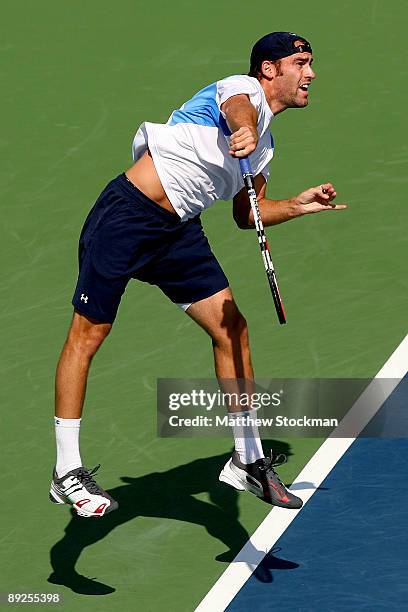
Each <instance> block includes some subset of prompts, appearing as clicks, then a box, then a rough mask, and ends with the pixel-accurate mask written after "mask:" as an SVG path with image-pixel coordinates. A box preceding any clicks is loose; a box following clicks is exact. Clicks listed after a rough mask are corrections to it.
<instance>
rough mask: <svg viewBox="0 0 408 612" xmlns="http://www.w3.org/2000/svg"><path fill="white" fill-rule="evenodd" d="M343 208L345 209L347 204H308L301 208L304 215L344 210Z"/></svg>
mask: <svg viewBox="0 0 408 612" xmlns="http://www.w3.org/2000/svg"><path fill="white" fill-rule="evenodd" d="M345 208H347V204H331V203H325V204H321V203H320V202H310V203H309V204H303V206H302V209H303V212H304V213H306V214H311V213H318V212H323V211H325V210H344V209H345Z"/></svg>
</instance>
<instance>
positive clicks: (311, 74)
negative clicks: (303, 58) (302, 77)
mask: <svg viewBox="0 0 408 612" xmlns="http://www.w3.org/2000/svg"><path fill="white" fill-rule="evenodd" d="M307 76H308V77H309V78H311V79H312V80H313V79H315V78H316V73H315V71H314V70H313V68H312V67H311V65H310V64H308V70H307Z"/></svg>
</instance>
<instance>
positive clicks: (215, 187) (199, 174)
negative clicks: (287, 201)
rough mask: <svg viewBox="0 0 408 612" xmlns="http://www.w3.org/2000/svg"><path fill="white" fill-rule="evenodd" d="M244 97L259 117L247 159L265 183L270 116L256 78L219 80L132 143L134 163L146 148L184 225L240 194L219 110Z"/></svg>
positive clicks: (140, 131) (149, 125)
mask: <svg viewBox="0 0 408 612" xmlns="http://www.w3.org/2000/svg"><path fill="white" fill-rule="evenodd" d="M240 93H244V94H248V96H249V99H250V101H251V103H252V104H253V105H254V106H255V108H256V110H257V112H258V124H257V130H258V134H259V141H258V145H257V147H256V149H255V151H254V152H253V153H252V154H251V155H250V157H249V160H250V162H251V166H252V171H253V173H254V175H257V174H260V173H261V172H262V174H263V175H264V176H265V178H266V179H268V176H269V172H268V168H267V166H268V163H269V162H270V160H271V159H272V157H273V139H272V135H271V133H270V132H269V124H270V122H271V120H272V119H273V113H272V111H271V109H270V108H269V106H268V104H267V102H266V98H265V94H264V92H263V89H262V87H261V85H260V83H259V81H258V80H257V79H255V78H254V77H249V76H244V75H236V76H231V77H228V78H226V79H222V80H221V81H217V82H216V83H213V84H212V85H209V86H208V87H205V88H204V89H202V90H201V91H199V92H198V93H196V94H195V96H193V98H191V100H189V101H188V102H186V103H185V104H183V106H182V107H181V108H180V109H178V110H176V111H174V112H173V113H172V115H171V116H170V118H169V120H168V122H167V124H166V125H163V124H158V123H147V122H146V123H142V125H141V126H140V128H139V129H138V131H137V132H136V135H135V137H134V140H133V151H132V152H133V159H134V160H135V161H136V160H137V159H139V157H141V155H142V154H143V153H144V152H145V151H146V148H147V147H149V150H150V152H151V155H152V158H153V161H154V164H155V166H156V170H157V172H158V175H159V177H160V180H161V182H162V185H163V188H164V191H165V192H166V195H167V197H168V198H169V200H170V202H171V203H172V205H173V207H174V209H175V211H176V212H177V214H178V215H179V216H180V218H181V220H182V221H187V219H191V218H192V217H195V216H196V215H198V214H200V213H201V212H202V211H203V210H204V209H206V208H209V207H210V206H211V205H212V204H214V202H215V201H216V200H230V199H232V198H233V197H234V196H235V194H236V193H238V191H240V190H241V189H242V188H243V186H244V182H243V180H242V176H241V171H240V167H239V162H238V159H237V158H234V157H232V156H231V155H230V154H229V153H228V151H229V148H228V140H227V138H226V136H225V135H224V132H223V129H222V126H223V124H224V126H225V115H224V113H222V112H221V110H220V107H221V104H222V103H223V102H225V101H226V100H227V99H228V98H230V97H231V96H234V95H236V94H240Z"/></svg>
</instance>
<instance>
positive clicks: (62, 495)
mask: <svg viewBox="0 0 408 612" xmlns="http://www.w3.org/2000/svg"><path fill="white" fill-rule="evenodd" d="M99 468H100V465H97V466H96V467H94V468H93V469H92V470H88V469H86V468H84V467H79V468H76V469H75V470H71V471H70V472H68V473H67V474H65V476H62V477H61V478H58V476H57V473H56V471H55V469H54V473H53V478H52V481H51V488H50V500H51V501H52V502H53V503H54V504H69V505H71V506H72V508H73V509H74V510H75V512H76V513H77V514H78V516H85V517H102V516H104V515H105V514H108V513H109V512H112V511H113V510H116V509H117V508H118V507H119V504H118V502H117V501H115V500H114V499H113V498H112V497H111V496H110V495H109V494H108V493H107V492H106V491H104V490H103V489H102V488H101V487H100V486H99V485H98V484H97V483H96V482H95V480H94V479H93V475H94V474H95V473H96V472H97V470H98V469H99Z"/></svg>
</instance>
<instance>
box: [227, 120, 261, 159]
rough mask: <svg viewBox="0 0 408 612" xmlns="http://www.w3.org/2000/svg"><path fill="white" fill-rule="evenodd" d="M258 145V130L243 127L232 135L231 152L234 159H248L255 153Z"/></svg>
mask: <svg viewBox="0 0 408 612" xmlns="http://www.w3.org/2000/svg"><path fill="white" fill-rule="evenodd" d="M257 144H258V132H257V130H256V128H254V127H250V126H245V127H241V128H239V130H237V131H236V132H234V133H233V134H232V135H231V138H230V150H229V152H230V154H231V155H232V156H233V157H246V156H247V155H250V154H251V153H253V151H255V149H256V145H257Z"/></svg>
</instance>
